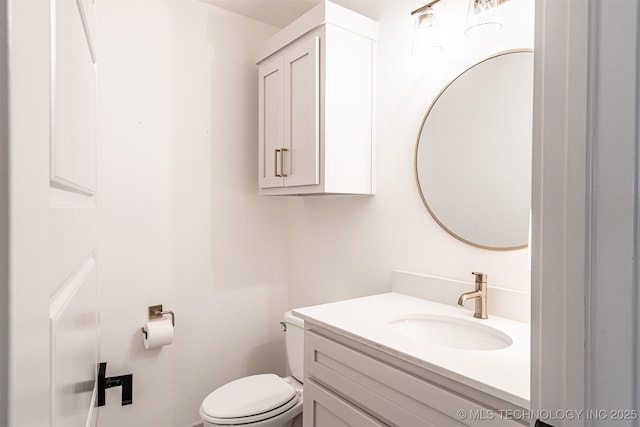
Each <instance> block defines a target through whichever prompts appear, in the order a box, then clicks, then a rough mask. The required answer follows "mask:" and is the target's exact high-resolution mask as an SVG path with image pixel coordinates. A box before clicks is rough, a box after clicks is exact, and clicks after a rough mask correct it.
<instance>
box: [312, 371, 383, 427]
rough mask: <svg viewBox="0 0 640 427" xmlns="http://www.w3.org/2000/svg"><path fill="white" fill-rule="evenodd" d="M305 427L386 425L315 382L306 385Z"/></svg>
mask: <svg viewBox="0 0 640 427" xmlns="http://www.w3.org/2000/svg"><path fill="white" fill-rule="evenodd" d="M302 416H303V422H304V425H305V426H315V427H349V426H355V427H384V426H385V424H383V423H382V422H380V421H378V420H376V419H375V418H373V417H371V416H369V415H367V414H366V413H365V412H363V411H362V410H360V409H358V408H357V407H355V406H353V405H351V404H350V403H349V402H347V401H346V400H344V399H342V398H340V397H339V396H336V395H335V394H333V393H331V392H329V391H328V390H325V389H324V388H323V387H321V386H319V385H317V384H316V383H314V382H313V380H307V381H305V384H304V408H303V411H302Z"/></svg>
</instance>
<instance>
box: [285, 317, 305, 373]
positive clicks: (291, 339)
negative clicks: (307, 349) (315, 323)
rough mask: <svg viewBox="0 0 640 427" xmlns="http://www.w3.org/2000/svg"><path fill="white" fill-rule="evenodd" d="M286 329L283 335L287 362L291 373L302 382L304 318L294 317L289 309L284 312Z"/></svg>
mask: <svg viewBox="0 0 640 427" xmlns="http://www.w3.org/2000/svg"><path fill="white" fill-rule="evenodd" d="M284 323H285V324H286V326H287V327H286V331H285V335H284V337H285V338H284V340H285V345H286V347H287V363H288V364H289V370H290V371H291V375H293V377H294V378H295V379H297V380H298V381H300V382H302V380H303V378H304V365H303V360H304V320H302V319H300V318H299V317H295V316H294V315H293V314H292V313H291V312H290V311H287V312H286V313H285V314H284Z"/></svg>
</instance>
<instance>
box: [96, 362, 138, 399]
mask: <svg viewBox="0 0 640 427" xmlns="http://www.w3.org/2000/svg"><path fill="white" fill-rule="evenodd" d="M106 372H107V362H101V363H100V364H98V406H104V405H105V403H106V400H105V390H106V389H108V388H111V387H120V386H122V406H124V405H131V404H132V403H133V374H126V375H120V376H117V377H109V378H107V377H106Z"/></svg>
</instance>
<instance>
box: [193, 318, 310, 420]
mask: <svg viewBox="0 0 640 427" xmlns="http://www.w3.org/2000/svg"><path fill="white" fill-rule="evenodd" d="M283 323H284V325H285V326H284V328H285V343H286V348H287V361H288V362H289V369H290V370H291V374H292V376H291V377H285V378H282V377H279V376H277V375H274V374H261V375H252V376H249V377H244V378H240V379H237V380H234V381H231V382H230V383H227V384H225V385H223V386H222V387H219V388H217V389H216V390H214V391H213V392H211V393H210V394H209V395H208V396H207V397H206V398H205V399H204V401H203V402H202V405H200V417H201V418H202V420H203V421H204V425H205V426H230V425H234V426H238V425H251V427H288V426H291V425H292V423H293V422H294V419H295V424H301V418H302V417H301V416H298V415H301V414H302V377H303V366H302V363H303V362H302V360H303V354H304V322H303V320H302V319H299V318H297V317H294V316H293V315H292V314H291V312H290V311H288V312H286V313H285V314H284V322H283ZM296 417H297V418H296Z"/></svg>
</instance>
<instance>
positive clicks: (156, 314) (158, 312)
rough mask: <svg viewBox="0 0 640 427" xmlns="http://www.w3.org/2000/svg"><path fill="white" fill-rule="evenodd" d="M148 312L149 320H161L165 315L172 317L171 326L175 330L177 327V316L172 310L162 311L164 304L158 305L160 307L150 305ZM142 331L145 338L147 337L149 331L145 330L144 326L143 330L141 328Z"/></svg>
mask: <svg viewBox="0 0 640 427" xmlns="http://www.w3.org/2000/svg"><path fill="white" fill-rule="evenodd" d="M148 312H149V320H154V319H161V318H162V316H164V315H165V314H169V315H171V325H172V326H173V327H174V328H175V326H176V315H175V313H174V312H173V311H171V310H163V309H162V304H158V305H150V306H149V308H148ZM140 329H141V330H142V333H143V334H144V337H145V338H146V337H147V330H146V329H145V328H144V326H143V327H142V328H140Z"/></svg>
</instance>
